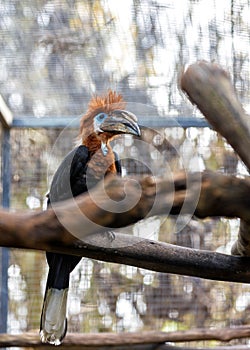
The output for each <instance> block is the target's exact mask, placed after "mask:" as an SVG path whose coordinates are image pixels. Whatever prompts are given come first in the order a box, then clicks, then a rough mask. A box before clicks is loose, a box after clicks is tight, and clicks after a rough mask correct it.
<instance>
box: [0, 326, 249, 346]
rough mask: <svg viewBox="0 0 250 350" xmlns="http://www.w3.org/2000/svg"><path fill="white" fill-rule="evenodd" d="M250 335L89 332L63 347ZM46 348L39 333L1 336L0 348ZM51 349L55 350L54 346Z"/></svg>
mask: <svg viewBox="0 0 250 350" xmlns="http://www.w3.org/2000/svg"><path fill="white" fill-rule="evenodd" d="M249 336H250V327H249V326H241V327H235V328H224V329H208V328H197V329H192V330H188V331H175V332H158V331H149V332H134V333H133V332H130V333H90V334H78V333H75V334H74V333H69V334H67V336H66V338H65V340H64V342H63V344H62V345H61V347H60V348H69V347H74V348H77V347H78V348H81V349H83V348H84V347H85V346H86V347H89V348H91V349H100V348H103V347H104V346H106V347H107V346H112V349H113V347H117V346H131V347H132V346H133V345H144V346H146V345H147V344H149V345H150V344H155V346H156V345H157V344H161V343H165V342H188V341H199V340H201V341H203V340H219V341H223V342H228V341H230V340H232V339H240V338H247V337H249ZM14 346H15V347H17V346H18V347H30V346H31V347H40V348H42V347H44V348H46V349H49V348H50V346H49V345H46V347H45V346H44V344H42V343H41V341H40V339H39V336H38V334H37V333H23V334H0V347H14ZM51 348H53V349H54V348H55V347H54V346H53V347H51Z"/></svg>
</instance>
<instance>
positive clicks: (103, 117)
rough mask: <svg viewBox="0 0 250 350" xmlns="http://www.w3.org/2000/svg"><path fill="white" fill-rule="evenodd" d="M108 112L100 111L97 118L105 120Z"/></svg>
mask: <svg viewBox="0 0 250 350" xmlns="http://www.w3.org/2000/svg"><path fill="white" fill-rule="evenodd" d="M106 116H107V115H106V114H105V113H100V114H98V116H97V119H98V120H103V119H105V118H106Z"/></svg>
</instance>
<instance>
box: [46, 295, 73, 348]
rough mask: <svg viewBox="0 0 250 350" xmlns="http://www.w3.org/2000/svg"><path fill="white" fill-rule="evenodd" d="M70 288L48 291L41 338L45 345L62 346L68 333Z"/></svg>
mask: <svg viewBox="0 0 250 350" xmlns="http://www.w3.org/2000/svg"><path fill="white" fill-rule="evenodd" d="M67 297H68V288H66V289H56V288H50V289H47V290H46V294H45V298H44V302H43V309H42V315H41V326H40V337H41V341H42V342H43V343H50V344H53V345H60V344H61V341H62V339H63V338H64V337H65V334H66V331H67V318H66V309H67Z"/></svg>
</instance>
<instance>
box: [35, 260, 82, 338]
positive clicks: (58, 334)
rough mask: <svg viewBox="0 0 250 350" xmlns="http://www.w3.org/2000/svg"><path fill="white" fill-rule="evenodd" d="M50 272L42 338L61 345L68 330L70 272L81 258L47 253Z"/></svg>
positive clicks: (42, 321)
mask: <svg viewBox="0 0 250 350" xmlns="http://www.w3.org/2000/svg"><path fill="white" fill-rule="evenodd" d="M46 257H47V262H48V264H49V274H48V279H47V285H46V291H45V296H44V301H43V308H42V315H41V322H40V338H41V341H42V342H43V343H49V344H53V345H60V344H61V342H62V340H63V338H64V337H65V335H66V332H67V318H66V310H67V298H68V289H69V278H70V273H71V271H72V270H73V269H74V267H75V266H76V265H77V264H78V262H79V261H80V260H81V258H79V257H76V256H70V255H64V254H55V253H46Z"/></svg>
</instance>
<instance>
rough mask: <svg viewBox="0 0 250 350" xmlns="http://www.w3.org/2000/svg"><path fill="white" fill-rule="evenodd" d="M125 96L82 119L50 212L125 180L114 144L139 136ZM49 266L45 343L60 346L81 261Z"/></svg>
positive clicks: (112, 97)
mask: <svg viewBox="0 0 250 350" xmlns="http://www.w3.org/2000/svg"><path fill="white" fill-rule="evenodd" d="M125 108H126V102H125V100H124V99H123V96H122V95H121V94H119V93H117V92H116V91H113V90H108V91H107V92H106V93H105V94H103V95H99V96H97V95H95V96H93V97H92V98H91V100H90V102H89V104H88V108H87V111H86V113H85V114H84V115H83V116H82V117H81V119H80V128H79V135H78V140H79V143H78V146H76V147H75V148H74V149H73V150H72V151H71V152H69V153H68V154H67V155H66V157H65V158H64V159H63V161H62V162H61V164H60V165H59V167H58V169H57V170H56V172H55V174H54V176H53V179H52V182H51V186H50V190H49V193H48V199H47V208H49V207H52V208H53V203H57V202H60V201H63V200H66V199H69V198H72V197H76V196H78V195H80V194H82V193H85V192H88V191H89V190H90V189H91V188H93V187H94V186H95V185H96V184H97V183H98V182H99V181H101V180H102V179H103V178H104V177H105V176H106V175H108V174H113V175H114V176H116V175H118V176H119V175H121V170H122V168H121V162H120V160H119V158H118V155H117V154H116V153H115V152H114V151H113V149H112V146H111V144H110V141H112V140H113V139H114V138H116V137H118V136H119V135H121V134H131V135H134V136H140V135H141V131H140V127H139V125H138V121H137V118H136V116H135V115H134V114H133V113H132V112H129V111H127V110H126V109H125ZM46 259H47V263H48V266H49V272H48V277H47V283H46V288H45V294H44V300H43V306H42V313H41V320H40V339H41V341H42V342H43V343H49V344H53V345H60V344H61V342H62V340H63V339H64V337H65V335H66V333H67V317H66V313H67V297H68V289H69V281H70V273H71V272H72V271H73V269H74V268H75V267H76V265H77V264H78V263H79V262H80V260H81V257H77V256H72V255H67V254H59V253H52V252H46Z"/></svg>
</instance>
